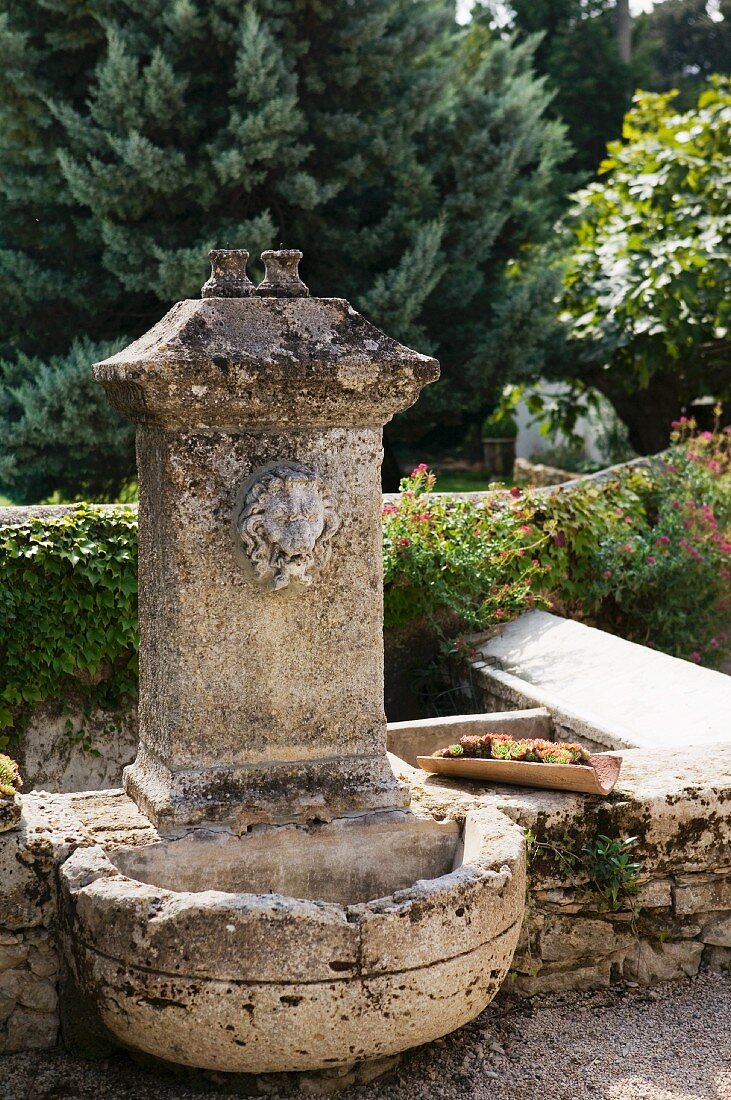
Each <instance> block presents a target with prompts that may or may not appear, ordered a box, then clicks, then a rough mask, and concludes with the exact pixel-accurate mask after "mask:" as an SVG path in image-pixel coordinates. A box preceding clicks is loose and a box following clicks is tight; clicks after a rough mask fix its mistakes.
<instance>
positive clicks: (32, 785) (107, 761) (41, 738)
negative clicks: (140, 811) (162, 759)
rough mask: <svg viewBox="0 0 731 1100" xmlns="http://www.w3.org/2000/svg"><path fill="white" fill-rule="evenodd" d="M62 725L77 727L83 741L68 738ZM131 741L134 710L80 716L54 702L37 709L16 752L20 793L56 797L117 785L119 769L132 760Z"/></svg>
mask: <svg viewBox="0 0 731 1100" xmlns="http://www.w3.org/2000/svg"><path fill="white" fill-rule="evenodd" d="M68 721H70V722H71V723H72V725H73V727H74V729H75V730H77V729H80V728H81V727H82V726H83V728H84V730H85V733H86V738H87V739H86V740H85V741H79V740H76V739H72V738H70V737H69V736H68V733H67V732H66V724H67V722H68ZM137 743H138V738H137V711H136V708H130V709H129V710H128V711H125V712H123V713H121V714H117V713H115V714H111V713H107V712H105V711H94V712H92V713H91V714H90V715H84V714H81V713H74V711H73V709H72V710H71V711H70V712H69V711H68V708H67V707H65V706H64V705H62V704H59V703H54V704H47V705H44V706H41V707H38V708H37V709H36V710H35V711H34V712H33V715H32V717H31V720H30V723H29V725H28V728H27V729H26V730H25V732H24V733H23V739H22V742H21V744H20V748H19V751H18V753H17V759H18V763H19V764H20V769H21V774H22V775H23V777H24V779H25V787H24V790H25V791H31V790H46V791H52V792H53V793H58V794H62V793H66V792H69V791H93V790H107V789H108V788H110V787H118V786H119V785H120V783H121V779H122V769H123V768H124V767H125V766H126V765H127V764H129V763H131V762H132V760H134V757H135V752H136V751H137ZM85 744H86V745H88V746H89V747H88V748H85Z"/></svg>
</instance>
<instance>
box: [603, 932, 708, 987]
mask: <svg viewBox="0 0 731 1100" xmlns="http://www.w3.org/2000/svg"><path fill="white" fill-rule="evenodd" d="M702 955H703V944H702V943H697V942H696V941H695V940H686V941H684V942H683V943H670V942H668V943H649V942H648V941H647V940H641V941H640V942H638V943H637V944H636V945H635V946H634V947H633V948H632V949H631V950H629V951H628V952H627V955H626V956H625V960H624V971H623V973H624V976H625V978H629V979H630V980H632V981H636V982H639V983H640V985H653V984H654V983H655V982H668V981H673V980H674V979H676V978H683V977H686V978H691V977H692V976H693V975H694V974H697V973H698V967H699V966H700V962H701V957H702Z"/></svg>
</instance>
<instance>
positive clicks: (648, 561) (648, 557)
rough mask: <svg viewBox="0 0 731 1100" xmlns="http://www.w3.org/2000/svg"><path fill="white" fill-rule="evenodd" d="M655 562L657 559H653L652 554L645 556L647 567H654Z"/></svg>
mask: <svg viewBox="0 0 731 1100" xmlns="http://www.w3.org/2000/svg"><path fill="white" fill-rule="evenodd" d="M656 561H657V558H654V557H653V556H652V554H648V555H647V564H648V565H654V564H655V562H656Z"/></svg>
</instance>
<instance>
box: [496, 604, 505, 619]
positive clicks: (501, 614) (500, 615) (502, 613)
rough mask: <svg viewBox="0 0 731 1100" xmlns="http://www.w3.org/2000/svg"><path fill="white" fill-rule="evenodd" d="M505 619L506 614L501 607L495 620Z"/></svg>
mask: <svg viewBox="0 0 731 1100" xmlns="http://www.w3.org/2000/svg"><path fill="white" fill-rule="evenodd" d="M504 617H505V612H504V611H503V609H502V607H499V608H498V609H497V611H496V612H495V618H496V619H503V618H504Z"/></svg>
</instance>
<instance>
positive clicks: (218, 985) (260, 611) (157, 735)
mask: <svg viewBox="0 0 731 1100" xmlns="http://www.w3.org/2000/svg"><path fill="white" fill-rule="evenodd" d="M247 258H248V257H247V253H246V252H243V251H223V250H222V251H216V252H213V253H211V259H212V264H213V275H212V276H211V279H210V280H209V281H208V282H207V283H206V285H205V286H204V288H203V292H202V298H201V299H199V300H195V301H193V300H191V301H184V302H180V303H178V305H176V306H174V307H173V309H171V310H170V312H169V313H168V314H167V315H166V316H165V317H164V318H163V319H162V321H160V322H159V324H157V325H156V326H155V327H154V328H153V329H152V330H151V331H150V332H149V333H147V334H146V335H145V336H143V337H142V338H141V339H139V340H138V341H136V342H135V343H134V344H132V345H131V346H130V347H128V348H127V349H126V350H124V351H122V352H120V353H119V354H118V355H116V356H114V357H112V358H111V359H107V360H105V361H104V362H103V363H99V364H97V365H96V366H95V368H94V376H95V378H96V380H97V381H98V382H100V383H101V384H102V385H103V386H104V388H105V390H106V392H107V395H108V397H109V399H110V400H111V402H112V403H113V405H114V406H115V407H116V408H117V409H118V410H120V411H121V412H122V413H124V414H125V415H126V416H127V417H129V418H130V419H132V420H133V421H134V422H135V424H136V425H137V453H138V467H139V478H140V505H139V552H140V565H139V582H140V632H141V649H140V746H139V752H138V755H137V759H136V761H135V763H134V764H133V765H132V766H131V767H129V768H128V769H127V771H126V773H125V777H124V785H125V790H126V792H127V795H128V796H129V798H130V799H132V800H133V801H134V803H136V807H138V808H139V810H137V809H136V808H135V807H131V811H134V813H137V814H138V816H140V817H141V815H139V811H142V814H144V815H145V818H146V819H147V821H146V822H145V828H144V829H142V828H140V829H139V830H138V831H137V832H134V830H133V831H132V832H131V833H130V831H129V830H127V832H126V833H125V832H124V831H122V832H120V833H119V835H114V834H113V830H112V831H109V830H108V831H107V833H106V834H105V838H104V839H103V840H102V841H101V842H100V843H97V844H93V843H92V844H89V845H87V846H85V847H78V848H77V849H76V851H74V852H73V854H72V855H70V856H69V858H68V859H67V860H66V861H65V862H64V863H63V865H62V866H61V868H60V871H59V879H60V908H61V915H62V927H63V930H64V943H65V951H66V955H67V958H68V965H69V976H70V980H71V981H72V982H73V984H74V986H75V988H76V989H77V991H78V994H79V995H80V997H81V1002H82V1004H83V1006H84V1007H83V1010H82V1011H83V1014H84V1018H88V1019H91V1018H93V1019H94V1020H95V1021H96V1024H95V1026H96V1027H98V1028H99V1029H100V1030H101V1031H103V1033H104V1034H105V1035H106V1036H107V1037H110V1038H111V1039H112V1040H113V1041H114V1042H117V1043H120V1044H122V1045H126V1046H129V1047H131V1048H134V1049H136V1050H140V1051H143V1052H146V1053H148V1054H151V1055H154V1056H157V1057H159V1058H162V1059H165V1060H167V1061H170V1062H174V1063H180V1064H184V1065H190V1066H198V1067H203V1068H208V1069H214V1070H222V1071H231V1072H243V1073H257V1074H259V1073H267V1072H282V1071H289V1072H293V1071H312V1070H331V1071H332V1070H335V1071H337V1072H339V1073H342V1072H344V1067H352V1066H353V1065H355V1064H367V1063H370V1062H372V1061H373V1060H374V1059H376V1060H377V1059H383V1058H384V1057H388V1056H391V1055H394V1054H397V1053H398V1052H400V1051H402V1050H404V1049H406V1048H408V1047H412V1046H415V1045H417V1044H419V1043H423V1042H426V1041H428V1040H431V1039H434V1038H436V1037H438V1036H440V1035H443V1034H445V1033H447V1032H449V1031H451V1030H453V1029H454V1028H456V1027H459V1026H460V1025H461V1024H463V1023H465V1022H466V1021H467V1020H469V1019H471V1018H472V1017H474V1016H475V1015H477V1014H478V1013H479V1012H480V1011H481V1010H482V1009H483V1008H484V1007H485V1005H486V1004H487V1003H488V1002H489V1001H490V999H491V998H492V997H493V996H494V994H495V992H496V990H497V989H498V987H499V985H500V982H501V981H502V979H503V977H504V975H505V973H506V971H507V968H508V965H509V962H510V959H511V957H512V954H513V950H514V947H515V944H516V941H517V937H518V931H519V927H520V923H521V918H522V912H523V906H524V865H523V850H522V836H521V834H520V831H519V830H517V829H516V828H513V827H512V826H511V825H510V824H509V823H507V822H506V821H505V819H504V818H501V815H498V814H495V813H494V812H493V811H481V810H475V811H471V812H470V813H468V814H466V815H463V816H462V818H459V817H444V818H442V819H441V820H438V819H437V818H435V817H434V816H431V815H429V814H427V813H424V812H418V811H417V810H414V809H411V808H409V790H408V788H407V787H406V786H405V785H404V784H403V783H401V782H399V781H398V780H397V779H396V777H395V775H394V772H393V770H392V768H391V766H390V764H389V758H388V756H387V754H386V722H385V717H384V711H383V645H382V572H381V545H380V540H381V488H380V464H381V457H382V450H381V443H382V428H383V425H384V423H386V422H387V421H388V420H389V419H390V418H391V417H392V416H393V415H394V413H396V412H398V411H399V410H401V409H404V408H407V407H408V406H409V405H411V404H412V403H413V402H414V401H415V400H416V399H417V396H418V394H419V391H420V390H421V388H422V387H423V386H424V385H425V384H426V383H428V382H431V381H433V380H434V379H435V378H436V377H437V375H438V365H437V363H436V362H435V360H433V359H430V358H428V357H427V356H424V355H419V354H417V353H416V352H414V351H411V350H409V349H408V348H406V347H403V346H402V345H401V344H398V343H397V342H395V341H394V340H391V339H389V338H388V337H386V336H385V335H384V334H383V333H381V332H380V331H378V329H376V328H374V327H373V325H371V324H369V323H368V321H366V320H365V319H364V318H363V317H361V316H360V315H359V314H358V313H356V311H355V310H354V309H352V308H351V306H350V305H349V304H348V303H347V302H346V301H343V300H341V299H337V298H313V297H310V296H309V292H308V290H307V288H306V287H305V285H304V284H303V283H302V281H301V280H300V278H299V275H298V262H299V259H300V258H301V254H300V253H298V252H296V251H295V250H280V251H277V252H266V253H264V255H263V259H264V261H265V264H266V277H265V279H264V282H263V283H262V284H261V285H260V286H259V287H258V288H257V290H256V291H255V290H254V287H253V286H252V284H251V283H250V282H249V280H248V278H247V276H246V261H247ZM498 819H500V820H501V822H502V823H498ZM148 823H151V827H150V824H148Z"/></svg>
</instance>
